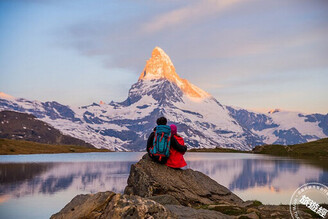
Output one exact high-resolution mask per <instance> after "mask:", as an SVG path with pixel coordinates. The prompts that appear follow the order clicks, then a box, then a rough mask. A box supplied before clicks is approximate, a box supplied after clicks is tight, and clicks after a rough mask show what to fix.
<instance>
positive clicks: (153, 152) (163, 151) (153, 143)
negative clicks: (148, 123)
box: [147, 117, 187, 164]
mask: <svg viewBox="0 0 328 219" xmlns="http://www.w3.org/2000/svg"><path fill="white" fill-rule="evenodd" d="M156 123H157V126H156V127H155V128H154V131H153V132H152V133H151V134H150V135H149V137H148V141H147V152H148V155H149V156H150V157H151V158H152V159H153V160H155V161H157V162H159V163H162V164H164V163H166V161H167V160H168V158H169V156H170V154H169V152H170V151H169V148H174V149H175V150H176V151H179V152H181V153H184V152H186V151H187V147H186V146H184V145H181V144H179V142H178V141H177V140H176V138H174V137H173V136H171V128H170V126H167V125H166V124H167V119H166V118H165V117H160V118H158V119H157V121H156Z"/></svg>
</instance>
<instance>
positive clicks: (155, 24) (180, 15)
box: [141, 0, 242, 34]
mask: <svg viewBox="0 0 328 219" xmlns="http://www.w3.org/2000/svg"><path fill="white" fill-rule="evenodd" d="M239 2H242V1H241V0H221V1H217V0H210V1H197V2H195V3H193V4H191V5H187V6H184V7H181V8H178V9H175V10H172V11H168V12H166V13H164V14H161V15H158V16H156V17H154V18H153V19H151V20H150V21H149V22H146V23H145V24H142V26H141V33H144V34H152V33H155V32H159V31H165V29H167V28H169V29H171V28H172V27H178V26H182V25H188V24H189V25H191V24H194V23H195V22H196V21H197V20H200V19H205V18H206V17H208V16H211V15H213V14H217V13H220V12H221V11H224V10H225V9H228V8H229V7H232V6H233V5H236V4H238V3H239Z"/></svg>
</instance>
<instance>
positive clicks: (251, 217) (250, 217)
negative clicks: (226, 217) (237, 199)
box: [237, 212, 259, 219]
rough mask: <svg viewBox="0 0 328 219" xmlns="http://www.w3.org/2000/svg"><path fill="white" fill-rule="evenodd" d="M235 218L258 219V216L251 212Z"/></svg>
mask: <svg viewBox="0 0 328 219" xmlns="http://www.w3.org/2000/svg"><path fill="white" fill-rule="evenodd" d="M237 218H238V219H245V218H248V219H259V216H258V215H257V214H256V213H255V212H252V213H248V214H242V215H239V216H238V217H237Z"/></svg>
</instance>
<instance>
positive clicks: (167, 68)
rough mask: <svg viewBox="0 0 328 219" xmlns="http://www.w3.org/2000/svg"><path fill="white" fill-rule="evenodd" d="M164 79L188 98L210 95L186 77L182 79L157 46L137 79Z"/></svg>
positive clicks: (168, 58) (167, 57)
mask: <svg viewBox="0 0 328 219" xmlns="http://www.w3.org/2000/svg"><path fill="white" fill-rule="evenodd" d="M158 79H166V80H168V81H170V82H173V83H174V84H176V85H177V86H178V87H179V88H180V89H181V91H182V92H183V94H185V95H186V96H188V97H190V98H194V99H195V98H196V99H195V100H197V99H199V98H201V99H203V98H207V97H210V95H209V94H208V93H207V92H205V91H203V90H202V89H200V88H198V87H197V86H195V85H193V84H191V83H190V82H189V81H187V80H186V79H182V78H180V77H179V75H178V74H177V73H176V71H175V68H174V65H173V63H172V61H171V59H170V57H169V56H168V55H167V54H166V53H165V52H164V50H162V49H161V48H159V47H155V48H154V50H153V52H152V55H151V57H150V59H149V60H147V62H146V66H145V68H144V70H143V72H142V73H141V74H140V77H139V81H141V80H158Z"/></svg>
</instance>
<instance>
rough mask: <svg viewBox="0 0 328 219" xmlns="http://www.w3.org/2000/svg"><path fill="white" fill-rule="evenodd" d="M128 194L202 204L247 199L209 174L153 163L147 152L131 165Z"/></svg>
mask: <svg viewBox="0 0 328 219" xmlns="http://www.w3.org/2000/svg"><path fill="white" fill-rule="evenodd" d="M124 193H125V194H132V195H139V196H141V197H152V196H158V195H164V194H165V195H170V196H172V197H174V199H176V200H177V201H178V202H179V203H180V204H181V205H184V206H198V205H204V204H214V203H218V202H221V201H225V202H230V203H242V202H243V201H242V200H241V199H240V198H239V197H238V196H236V195H235V194H233V193H232V192H231V191H230V190H229V189H227V188H226V187H224V186H222V185H220V184H218V183H217V182H216V181H214V180H212V179H211V178H210V177H208V176H206V175H205V174H203V173H201V172H198V171H194V170H191V169H187V170H180V169H172V168H169V167H167V166H165V165H161V164H158V163H155V162H152V161H151V159H150V158H149V156H148V155H147V154H146V155H145V156H143V158H142V159H141V160H140V161H139V162H138V163H136V164H133V165H132V166H131V171H130V176H129V178H128V185H127V187H126V188H125V191H124Z"/></svg>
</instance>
